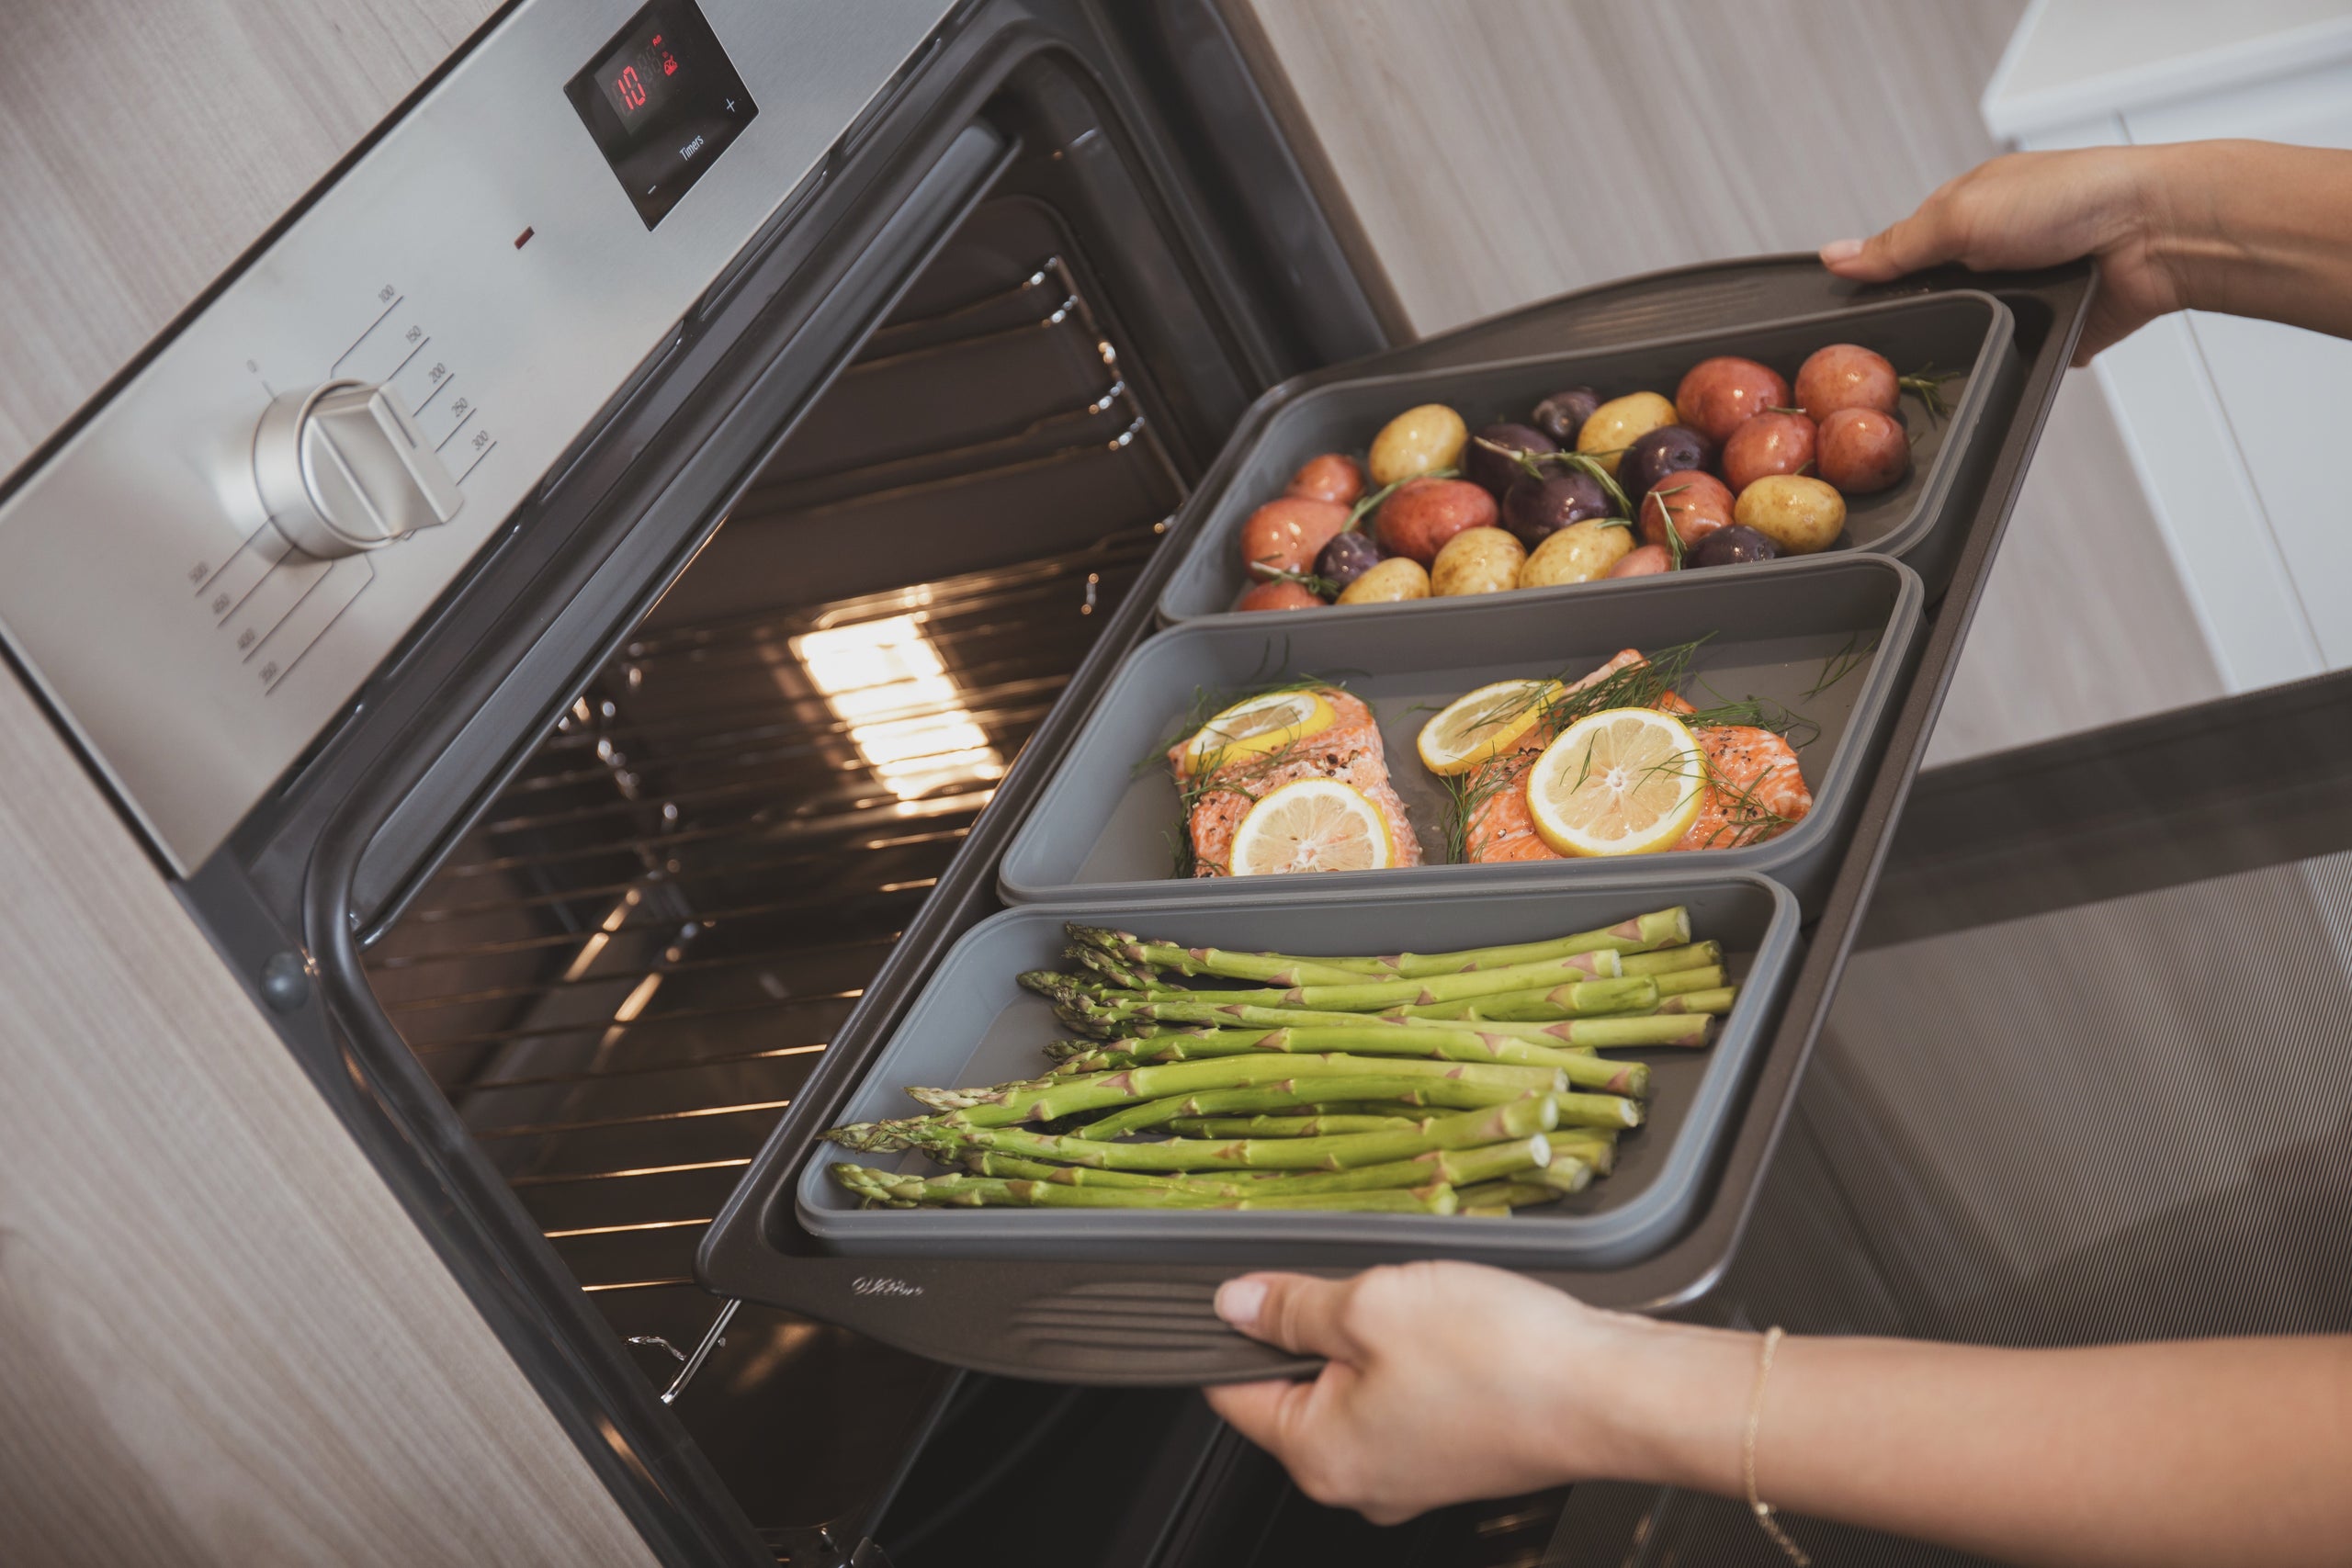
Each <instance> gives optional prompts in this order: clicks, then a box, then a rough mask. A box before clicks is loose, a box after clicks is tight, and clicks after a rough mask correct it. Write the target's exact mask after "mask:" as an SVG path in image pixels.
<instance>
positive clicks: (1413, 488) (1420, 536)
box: [1374, 479, 1497, 566]
mask: <svg viewBox="0 0 2352 1568" xmlns="http://www.w3.org/2000/svg"><path fill="white" fill-rule="evenodd" d="M1496 516H1497V513H1496V509H1495V498H1494V497H1493V496H1491V495H1489V494H1487V492H1486V491H1483V490H1481V489H1479V488H1478V487H1477V486H1476V485H1474V484H1472V483H1471V482H1470V481H1469V480H1467V479H1408V480H1406V481H1405V482H1404V483H1403V484H1401V485H1399V486H1397V491H1396V493H1395V494H1393V495H1391V496H1390V497H1389V498H1388V499H1387V500H1386V501H1384V502H1381V503H1380V511H1379V512H1378V513H1376V514H1375V515H1374V534H1375V536H1377V537H1378V539H1379V540H1380V547H1381V549H1382V550H1384V551H1385V552H1386V553H1387V554H1389V555H1392V556H1404V557H1406V558H1408V559H1410V560H1417V561H1419V562H1420V563H1421V564H1422V565H1423V566H1429V565H1431V564H1433V563H1434V562H1435V561H1436V560H1437V553H1438V551H1440V550H1442V549H1443V548H1445V544H1446V541H1447V540H1448V539H1451V538H1453V536H1454V535H1456V534H1459V533H1461V532H1462V531H1463V530H1464V529H1465V528H1491V527H1493V526H1494V525H1495V519H1496Z"/></svg>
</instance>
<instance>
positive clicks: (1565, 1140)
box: [1546, 1127, 1617, 1176]
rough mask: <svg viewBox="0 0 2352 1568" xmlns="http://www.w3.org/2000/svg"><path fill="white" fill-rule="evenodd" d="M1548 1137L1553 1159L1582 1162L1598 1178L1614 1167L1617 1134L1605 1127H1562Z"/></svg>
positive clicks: (1615, 1162)
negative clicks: (1590, 1168)
mask: <svg viewBox="0 0 2352 1568" xmlns="http://www.w3.org/2000/svg"><path fill="white" fill-rule="evenodd" d="M1549 1136H1550V1138H1551V1141H1552V1156H1553V1158H1554V1159H1562V1158H1565V1159H1574V1160H1582V1161H1583V1162H1584V1163H1585V1164H1587V1165H1589V1166H1590V1167H1592V1168H1593V1171H1594V1173H1595V1174H1596V1175H1600V1176H1606V1175H1608V1174H1609V1173H1610V1171H1611V1169H1613V1168H1615V1167H1616V1164H1617V1134H1615V1133H1613V1132H1611V1131H1610V1130H1609V1129H1608V1128H1606V1127H1563V1128H1561V1129H1560V1130H1559V1131H1557V1132H1555V1133H1553V1134H1549ZM1546 1163H1549V1162H1546Z"/></svg>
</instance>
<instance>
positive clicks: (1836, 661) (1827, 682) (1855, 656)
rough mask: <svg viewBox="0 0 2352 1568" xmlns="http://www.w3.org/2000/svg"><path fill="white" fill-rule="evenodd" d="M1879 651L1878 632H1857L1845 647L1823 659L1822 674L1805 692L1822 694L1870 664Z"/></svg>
mask: <svg viewBox="0 0 2352 1568" xmlns="http://www.w3.org/2000/svg"><path fill="white" fill-rule="evenodd" d="M1877 651H1878V633H1876V632H1871V634H1870V635H1869V636H1868V637H1865V636H1863V634H1861V633H1860V632H1856V633H1855V634H1854V635H1853V636H1852V637H1848V638H1847V639H1846V644H1845V646H1844V647H1842V648H1840V649H1838V651H1837V652H1835V653H1833V654H1831V655H1830V656H1829V657H1828V658H1827V659H1826V660H1822V663H1821V674H1820V676H1819V677H1818V678H1816V679H1815V682H1813V684H1812V685H1810V686H1807V687H1806V688H1805V689H1804V694H1805V695H1806V696H1807V697H1817V696H1819V695H1821V694H1822V693H1824V692H1826V691H1827V690H1828V689H1829V688H1830V687H1832V686H1834V685H1836V684H1837V683H1838V682H1840V681H1842V680H1844V679H1845V678H1846V677H1847V676H1849V675H1851V674H1852V673H1853V672H1854V671H1857V670H1860V669H1861V668H1862V667H1863V666H1864V665H1866V664H1868V663H1869V662H1870V661H1871V655H1872V654H1874V653H1876V652H1877Z"/></svg>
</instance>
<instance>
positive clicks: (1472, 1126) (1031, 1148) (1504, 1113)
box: [825, 1095, 1641, 1170]
mask: <svg viewBox="0 0 2352 1568" xmlns="http://www.w3.org/2000/svg"><path fill="white" fill-rule="evenodd" d="M1600 1098H1601V1097H1600V1096H1595V1095H1531V1096H1529V1097H1527V1098H1526V1099H1524V1100H1513V1101H1511V1102H1510V1104H1509V1105H1498V1106H1492V1107H1489V1108H1487V1109H1486V1110H1483V1111H1462V1112H1460V1113H1458V1114H1456V1115H1453V1116H1445V1117H1440V1118H1438V1119H1437V1120H1436V1121H1433V1122H1430V1124H1429V1125H1428V1126H1427V1127H1425V1128H1421V1129H1419V1130H1418V1131H1413V1132H1401V1131H1400V1132H1388V1133H1350V1134H1342V1135H1340V1136H1339V1137H1331V1138H1237V1139H1232V1140H1229V1141H1228V1140H1224V1139H1216V1138H1170V1139H1169V1140H1167V1141H1166V1142H1164V1143H1157V1144H1112V1143H1102V1142H1098V1141H1096V1140H1094V1139H1091V1138H1069V1137H1057V1136H1055V1135H1054V1134H1047V1133H1029V1132H1023V1131H1019V1130H1016V1129H1014V1128H1011V1127H953V1126H943V1125H940V1124H938V1123H937V1122H932V1121H929V1120H927V1119H926V1120H919V1121H910V1122H895V1123H869V1124H867V1125H865V1126H863V1127H847V1128H842V1127H837V1128H835V1129H833V1130H832V1131H831V1132H830V1133H828V1134H825V1136H827V1137H828V1138H831V1139H832V1140H833V1141H835V1142H837V1143H842V1144H845V1145H848V1146H849V1147H852V1148H915V1149H921V1150H922V1151H923V1152H924V1153H926V1154H928V1155H930V1156H933V1158H935V1159H937V1160H938V1161H939V1162H940V1163H941V1164H942V1165H953V1164H955V1163H956V1161H958V1160H959V1159H961V1158H962V1157H963V1156H964V1155H965V1154H966V1153H967V1151H977V1150H989V1149H993V1150H995V1151H997V1152H999V1153H1001V1154H1011V1155H1021V1156H1025V1157H1027V1158H1030V1159H1045V1160H1055V1161H1057V1162H1059V1163H1061V1164H1064V1165H1084V1166H1096V1167H1100V1168H1103V1169H1106V1170H1220V1169H1234V1168H1256V1169H1260V1170H1348V1169H1352V1168H1355V1167H1358V1166H1365V1165H1381V1164H1385V1163H1386V1162H1387V1161H1390V1160H1398V1159H1410V1158H1411V1157H1412V1156H1415V1155H1418V1154H1426V1153H1428V1152H1429V1151H1430V1150H1432V1149H1449V1148H1453V1149H1459V1148H1476V1147H1477V1146H1479V1145H1483V1144H1498V1143H1504V1142H1507V1141H1510V1140H1512V1139H1518V1138H1525V1137H1528V1136H1530V1135H1532V1134H1536V1133H1548V1132H1550V1131H1551V1130H1552V1129H1553V1128H1554V1127H1555V1126H1557V1125H1559V1120H1560V1115H1561V1112H1562V1111H1563V1110H1564V1109H1565V1107H1564V1106H1563V1103H1562V1102H1563V1101H1564V1100H1597V1099H1600ZM1611 1106H1612V1107H1617V1108H1622V1109H1618V1110H1613V1111H1611V1114H1614V1115H1617V1116H1619V1117H1622V1118H1623V1120H1622V1121H1620V1122H1618V1124H1619V1125H1622V1126H1629V1127H1630V1126H1634V1125H1635V1124H1637V1123H1638V1122H1640V1120H1641V1108H1640V1107H1639V1106H1638V1105H1636V1104H1635V1103H1634V1101H1632V1100H1612V1101H1611ZM1577 1111H1578V1114H1579V1115H1580V1116H1584V1115H1597V1114H1600V1112H1599V1111H1594V1110H1588V1109H1586V1108H1583V1107H1578V1108H1577Z"/></svg>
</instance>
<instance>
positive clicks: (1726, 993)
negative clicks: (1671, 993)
mask: <svg viewBox="0 0 2352 1568" xmlns="http://www.w3.org/2000/svg"><path fill="white" fill-rule="evenodd" d="M1738 999H1739V987H1736V986H1725V987H1722V988H1721V989H1718V990H1713V991H1685V992H1683V993H1682V995H1680V996H1679V997H1668V998H1666V999H1665V1000H1663V1001H1661V1002H1659V1003H1658V1004H1657V1010H1658V1011H1659V1013H1661V1014H1664V1015H1667V1016H1671V1015H1673V1014H1676V1013H1725V1012H1729V1011H1731V1004H1732V1003H1733V1002H1735V1001H1736V1000H1738Z"/></svg>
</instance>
